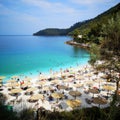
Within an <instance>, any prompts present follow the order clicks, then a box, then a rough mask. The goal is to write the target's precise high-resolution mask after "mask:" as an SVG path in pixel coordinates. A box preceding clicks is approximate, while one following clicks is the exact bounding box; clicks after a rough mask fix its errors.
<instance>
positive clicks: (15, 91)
mask: <svg viewBox="0 0 120 120" xmlns="http://www.w3.org/2000/svg"><path fill="white" fill-rule="evenodd" d="M21 91H22V89H20V88H16V89H12V90H11V91H10V92H11V93H12V94H16V93H20V92H21Z"/></svg>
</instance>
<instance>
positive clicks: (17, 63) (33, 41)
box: [0, 36, 89, 76]
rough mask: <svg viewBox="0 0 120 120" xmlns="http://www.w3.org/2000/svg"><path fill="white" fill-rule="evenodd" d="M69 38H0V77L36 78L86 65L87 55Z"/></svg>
mask: <svg viewBox="0 0 120 120" xmlns="http://www.w3.org/2000/svg"><path fill="white" fill-rule="evenodd" d="M70 39H71V38H70V37H66V36H62V37H39V36H0V75H5V76H8V75H9V76H12V75H17V74H30V73H33V74H37V73H39V72H49V71H50V69H52V70H59V69H60V68H67V67H70V66H75V65H77V64H79V65H83V64H86V63H87V62H88V60H89V53H88V52H87V51H86V50H84V49H80V48H77V47H73V46H70V45H66V44H65V41H67V40H70Z"/></svg>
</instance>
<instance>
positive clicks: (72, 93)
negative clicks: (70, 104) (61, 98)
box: [69, 91, 82, 98]
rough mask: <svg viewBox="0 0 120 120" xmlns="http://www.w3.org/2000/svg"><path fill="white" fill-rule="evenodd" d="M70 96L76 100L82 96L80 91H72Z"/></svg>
mask: <svg viewBox="0 0 120 120" xmlns="http://www.w3.org/2000/svg"><path fill="white" fill-rule="evenodd" d="M69 94H70V95H71V96H73V97H75V98H76V97H77V96H81V95H82V94H81V92H79V91H70V92H69Z"/></svg>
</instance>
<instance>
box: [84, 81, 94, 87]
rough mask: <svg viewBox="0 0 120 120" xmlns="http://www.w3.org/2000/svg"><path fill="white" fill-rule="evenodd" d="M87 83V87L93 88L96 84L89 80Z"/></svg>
mask: <svg viewBox="0 0 120 120" xmlns="http://www.w3.org/2000/svg"><path fill="white" fill-rule="evenodd" d="M85 83H86V85H87V86H92V85H93V84H94V81H90V80H89V81H86V82H85Z"/></svg>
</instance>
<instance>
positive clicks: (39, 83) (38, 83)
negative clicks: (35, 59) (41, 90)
mask: <svg viewBox="0 0 120 120" xmlns="http://www.w3.org/2000/svg"><path fill="white" fill-rule="evenodd" d="M45 84H46V82H45V81H39V82H37V85H45Z"/></svg>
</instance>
